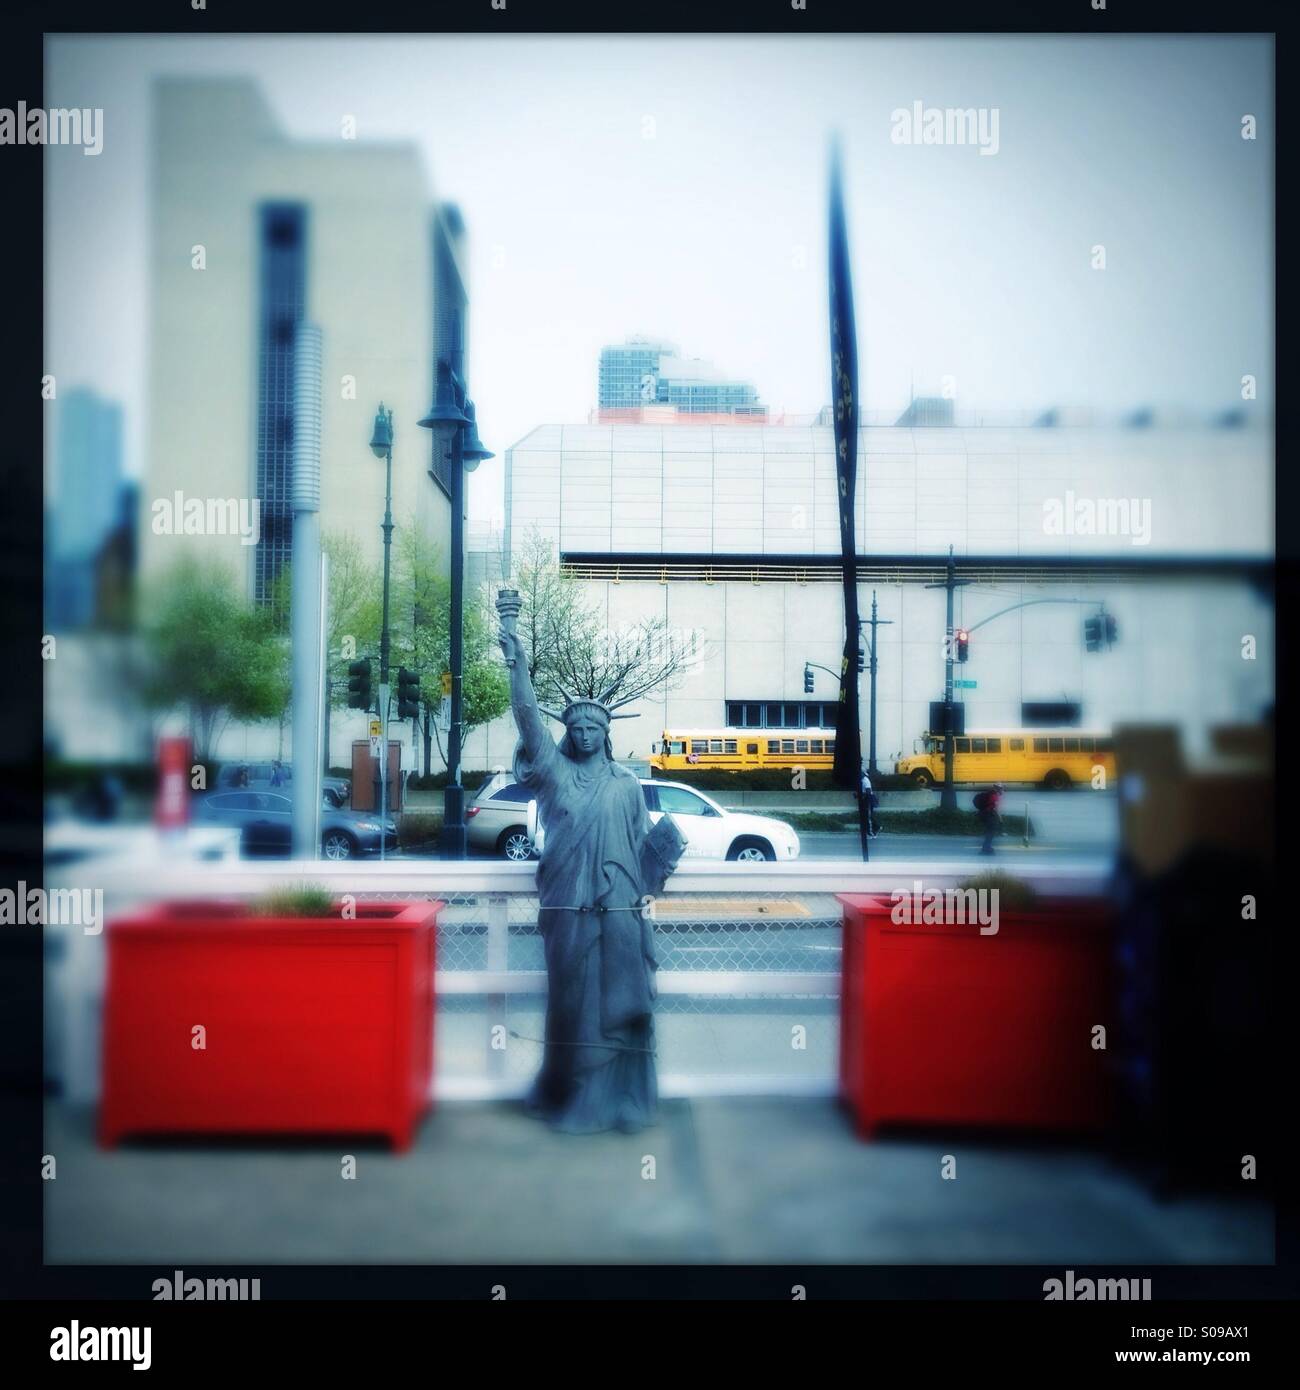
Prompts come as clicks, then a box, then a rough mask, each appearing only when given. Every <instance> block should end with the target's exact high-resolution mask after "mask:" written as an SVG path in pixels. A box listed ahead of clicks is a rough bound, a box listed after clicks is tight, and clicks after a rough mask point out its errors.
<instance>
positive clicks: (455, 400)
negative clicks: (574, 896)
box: [420, 362, 494, 859]
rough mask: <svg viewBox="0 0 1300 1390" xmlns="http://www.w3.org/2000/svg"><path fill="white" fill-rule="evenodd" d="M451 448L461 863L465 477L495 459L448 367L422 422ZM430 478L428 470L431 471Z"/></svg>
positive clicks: (455, 780)
mask: <svg viewBox="0 0 1300 1390" xmlns="http://www.w3.org/2000/svg"><path fill="white" fill-rule="evenodd" d="M420 424H421V425H422V426H424V428H425V429H431V430H433V431H434V434H435V436H436V437H437V438H438V439H439V440H441V441H442V443H443V444H444V445H450V447H451V624H450V627H451V633H450V640H449V643H448V645H449V648H450V650H449V653H448V655H449V658H450V665H451V728H450V729H449V730H448V733H447V787H446V790H445V791H444V792H443V816H442V851H443V856H444V858H447V859H464V858H465V788H464V787H463V786H462V785H461V780H460V750H461V742H462V730H463V711H462V696H461V678H462V674H463V667H464V643H465V474H466V472H471V473H472V472H473V471H474V469H476V468H477V467H478V466H479V464H480V463H481V462H482V461H483V460H484V459H490V458H492V457H494V455H493V454H492V453H491V451H490V450H488V449H485V448H484V447H483V444H482V442H481V441H480V439H479V437H478V425H477V423H476V421H475V411H474V402H473V401H471V400H469V399H468V398H467V397H466V394H465V387H464V384H463V383H462V382H461V379H460V377H459V376H458V375H457V374H456V373H455V372H454V371H453V370H452V368H451V367H450V366H449V365H448V364H447V363H446V362H439V363H438V389H437V394H436V396H435V398H434V402H433V406H432V407H431V408H430V410H429V413H428V414H427V415H426V416H425V417H424V419H423V420H421V421H420ZM430 473H431V474H432V470H430Z"/></svg>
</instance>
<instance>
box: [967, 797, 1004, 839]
mask: <svg viewBox="0 0 1300 1390" xmlns="http://www.w3.org/2000/svg"><path fill="white" fill-rule="evenodd" d="M1004 790H1005V788H1004V787H1003V785H1002V783H1001V782H995V783H994V784H993V785H992V786H991V787H985V788H984V790H983V791H981V792H976V793H975V800H974V803H973V804H974V807H975V813H976V814H977V815H978V816H979V818H980V825H981V826H983V828H984V843H983V845H981V846H980V853H981V854H992V853H993V837H994V836H995V835H1000V834H1001V833H1002V813H1001V810H1000V809H999V808H1000V807H1001V805H1002V793H1003V791H1004Z"/></svg>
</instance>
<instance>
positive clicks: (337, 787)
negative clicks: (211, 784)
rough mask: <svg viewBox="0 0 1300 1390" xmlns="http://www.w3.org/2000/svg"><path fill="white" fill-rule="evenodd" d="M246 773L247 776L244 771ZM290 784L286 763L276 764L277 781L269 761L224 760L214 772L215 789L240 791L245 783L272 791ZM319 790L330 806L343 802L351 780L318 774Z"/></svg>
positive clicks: (247, 785) (350, 788) (345, 800)
mask: <svg viewBox="0 0 1300 1390" xmlns="http://www.w3.org/2000/svg"><path fill="white" fill-rule="evenodd" d="M245 773H247V774H248V776H247V779H245V778H244V774H245ZM292 785H293V768H292V767H291V766H290V765H289V764H288V763H281V764H280V777H279V781H277V780H276V764H275V763H274V762H269V763H265V762H263V763H226V764H225V765H224V766H223V767H222V769H221V771H220V772H219V773H218V774H217V790H218V791H242V790H243V789H244V788H245V787H247V788H248V789H250V790H255V791H276V790H278V789H279V788H280V787H285V788H288V787H291V786H292ZM320 785H321V791H322V792H323V793H324V794H325V797H326V799H327V800H328V801H329V803H330V804H331V805H333V806H346V805H347V804H348V797H349V796H351V794H352V783H351V782H349V781H348V780H347V779H346V778H344V777H322V778H321V780H320Z"/></svg>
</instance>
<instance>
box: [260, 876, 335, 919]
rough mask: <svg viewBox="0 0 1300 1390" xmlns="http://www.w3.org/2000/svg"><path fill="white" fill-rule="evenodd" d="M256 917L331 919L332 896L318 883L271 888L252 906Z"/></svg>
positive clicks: (333, 914)
mask: <svg viewBox="0 0 1300 1390" xmlns="http://www.w3.org/2000/svg"><path fill="white" fill-rule="evenodd" d="M252 911H253V913H254V915H255V916H258V917H333V916H335V915H336V909H335V906H334V895H333V893H331V892H330V890H329V889H328V888H325V887H323V886H322V885H321V884H319V883H289V884H285V885H284V886H283V887H281V888H272V889H271V890H270V891H269V892H267V893H264V894H262V896H261V897H260V898H257V899H256V900H255V901H254V902H253V905H252Z"/></svg>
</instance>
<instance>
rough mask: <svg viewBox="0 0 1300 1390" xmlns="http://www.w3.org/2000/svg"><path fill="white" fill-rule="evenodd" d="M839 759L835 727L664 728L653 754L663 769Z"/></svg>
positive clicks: (820, 763) (816, 763)
mask: <svg viewBox="0 0 1300 1390" xmlns="http://www.w3.org/2000/svg"><path fill="white" fill-rule="evenodd" d="M834 761H835V730H834V729H665V730H664V731H663V736H662V737H661V738H660V739H659V740H658V741H657V742H656V743H655V746H654V750H653V751H652V753H651V755H650V766H651V767H653V768H655V769H657V770H658V771H659V772H684V771H688V770H689V769H691V768H693V767H712V768H721V769H723V770H725V771H729V772H748V771H751V770H752V769H754V768H760V767H804V768H808V769H809V770H812V769H815V768H827V769H829V768H830V766H831V765H832V763H833V762H834Z"/></svg>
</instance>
